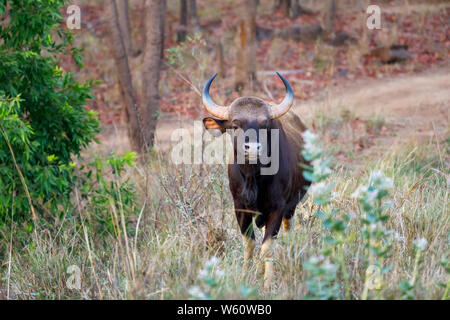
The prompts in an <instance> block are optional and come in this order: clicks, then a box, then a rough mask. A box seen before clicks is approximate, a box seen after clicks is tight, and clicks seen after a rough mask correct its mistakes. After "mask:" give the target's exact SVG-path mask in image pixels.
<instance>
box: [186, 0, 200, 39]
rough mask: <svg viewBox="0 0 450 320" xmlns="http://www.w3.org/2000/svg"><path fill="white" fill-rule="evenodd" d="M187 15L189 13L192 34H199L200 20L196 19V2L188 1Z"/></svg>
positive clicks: (193, 0)
mask: <svg viewBox="0 0 450 320" xmlns="http://www.w3.org/2000/svg"><path fill="white" fill-rule="evenodd" d="M188 13H189V20H190V23H191V25H192V27H193V30H194V32H199V31H200V20H199V19H198V13H197V1H196V0H189V3H188Z"/></svg>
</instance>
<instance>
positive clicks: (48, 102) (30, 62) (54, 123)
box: [0, 0, 99, 227]
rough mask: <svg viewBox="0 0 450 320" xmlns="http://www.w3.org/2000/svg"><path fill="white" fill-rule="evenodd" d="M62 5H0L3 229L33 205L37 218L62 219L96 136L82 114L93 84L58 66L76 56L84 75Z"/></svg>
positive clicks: (18, 0) (17, 0)
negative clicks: (82, 158) (78, 162)
mask: <svg viewBox="0 0 450 320" xmlns="http://www.w3.org/2000/svg"><path fill="white" fill-rule="evenodd" d="M64 4H65V1H61V0H60V1H58V0H52V1H50V0H47V1H45V0H43V1H33V0H11V1H7V0H1V1H0V20H3V22H2V24H1V26H0V39H2V41H0V101H1V102H0V105H1V109H0V112H1V118H0V122H1V124H2V127H3V132H2V136H1V141H0V162H1V168H0V189H1V190H2V193H1V196H0V227H1V225H2V224H4V223H5V222H6V221H7V220H8V219H9V218H10V217H12V213H13V212H14V220H16V221H19V220H26V219H29V218H30V213H31V210H30V209H31V208H30V200H31V201H32V206H33V207H34V208H35V211H36V213H37V215H38V216H39V217H43V216H44V215H47V216H48V215H50V216H54V215H56V214H59V213H61V214H62V213H63V211H64V210H63V209H62V208H64V207H66V206H67V205H68V204H69V202H70V193H71V191H72V188H73V187H74V183H75V175H73V170H74V168H73V164H72V158H73V157H74V156H79V155H80V151H81V150H82V149H83V148H84V147H86V146H87V145H88V144H89V143H90V142H91V141H92V140H93V139H94V137H95V135H96V134H97V133H98V132H99V122H98V120H97V118H96V113H95V112H93V111H88V110H86V108H85V105H86V103H87V100H88V99H90V98H92V95H91V86H92V84H93V83H92V81H89V82H87V83H84V84H82V83H79V82H78V81H76V80H75V79H74V76H73V74H72V73H69V72H64V71H63V70H62V69H61V67H60V65H59V60H58V58H59V57H60V56H61V55H63V54H71V55H72V56H73V59H74V61H75V62H76V63H77V64H78V66H79V67H82V63H81V61H82V58H81V56H80V55H79V50H78V49H76V48H74V47H73V46H72V41H73V34H71V33H70V32H68V31H67V30H64V29H63V24H62V22H63V18H62V16H61V14H60V11H61V10H62V8H63V6H64ZM37 12H38V13H39V14H36V13H37ZM6 17H8V19H5V18H6ZM19 97H20V98H19ZM8 140H9V142H10V146H11V148H9V146H8ZM13 154H14V157H15V158H16V163H14V160H13V159H14V157H13ZM21 174H23V179H21V178H20V175H21ZM26 189H28V190H29V196H28V195H27V191H26ZM13 204H14V205H13ZM13 208H14V210H12V209H13Z"/></svg>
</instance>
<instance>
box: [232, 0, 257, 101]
mask: <svg viewBox="0 0 450 320" xmlns="http://www.w3.org/2000/svg"><path fill="white" fill-rule="evenodd" d="M256 5H257V1H256V0H248V1H247V0H241V1H240V3H239V6H238V10H239V17H240V19H239V25H238V32H237V39H236V40H237V57H236V69H235V89H236V90H237V91H238V92H240V93H245V92H248V91H250V90H251V89H252V86H253V83H254V81H256Z"/></svg>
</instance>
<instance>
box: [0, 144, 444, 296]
mask: <svg viewBox="0 0 450 320" xmlns="http://www.w3.org/2000/svg"><path fill="white" fill-rule="evenodd" d="M430 148H435V146H427V147H418V146H415V147H409V148H406V149H400V150H396V151H394V152H392V153H390V154H388V155H386V156H384V157H383V158H381V159H379V160H378V161H372V162H368V163H367V164H366V167H367V171H366V172H364V171H363V172H362V173H359V174H358V175H355V173H354V172H352V171H349V170H348V169H344V167H341V166H340V165H338V164H337V165H336V166H335V168H334V171H333V174H332V175H331V176H330V177H329V178H328V179H329V180H330V181H332V182H333V183H334V187H333V190H332V193H331V194H332V199H331V200H330V201H331V204H332V206H334V207H336V208H339V209H340V210H341V211H342V212H346V213H350V216H352V217H353V218H351V219H350V220H349V221H348V228H347V229H348V232H349V234H348V235H347V236H349V237H350V238H349V239H351V241H347V242H345V243H344V244H343V245H342V246H341V247H340V248H341V250H342V251H341V250H334V251H332V252H331V258H333V259H334V258H336V259H337V258H339V257H345V260H344V261H343V263H344V264H345V270H346V271H347V272H348V275H347V276H346V277H345V279H344V278H343V277H342V276H341V275H340V274H337V276H336V277H335V278H334V279H333V280H332V281H333V283H332V284H333V285H337V287H338V288H341V289H340V291H339V294H338V297H337V298H342V299H344V298H350V299H360V298H361V293H362V292H363V289H364V282H365V281H364V279H365V275H366V267H365V266H364V265H363V260H364V257H363V252H364V247H363V241H362V240H361V230H362V225H361V223H360V220H359V219H356V217H357V216H358V215H359V214H361V212H360V211H359V207H358V204H357V202H356V200H355V199H354V198H352V197H351V194H352V193H353V192H354V191H355V190H356V188H357V187H358V185H360V184H364V183H366V181H367V180H368V177H369V172H370V171H372V170H380V171H383V172H384V173H385V174H386V175H387V176H388V177H390V178H391V179H392V180H393V181H394V188H393V190H392V192H391V194H390V200H391V201H392V208H391V209H389V210H388V211H387V212H388V215H389V218H388V220H387V221H386V228H387V229H390V230H392V231H393V232H394V233H395V235H396V236H395V241H393V243H392V248H391V250H390V253H389V255H388V256H387V257H386V261H385V262H386V264H387V265H390V266H391V269H390V270H389V271H388V272H386V273H385V274H383V275H382V277H383V281H382V286H381V288H380V289H379V291H377V295H376V296H375V295H370V294H369V298H372V297H379V298H382V299H401V298H405V297H409V298H416V299H441V298H443V296H444V293H445V292H446V291H447V292H448V273H447V272H446V269H447V271H448V253H449V252H448V236H449V219H450V216H449V214H448V206H447V203H448V181H447V179H448V168H446V167H445V163H444V162H442V161H441V160H440V157H439V156H432V155H433V154H436V152H435V150H432V152H430ZM225 172H226V170H225V168H224V167H222V166H215V167H210V166H190V167H186V166H174V165H171V164H170V162H168V161H167V159H166V158H165V156H164V155H155V156H154V157H153V158H152V160H151V161H150V162H149V163H148V164H147V165H145V166H142V165H137V166H135V167H134V168H132V169H129V170H128V171H127V172H126V176H125V178H130V179H131V180H132V181H134V182H135V183H136V190H135V192H137V193H138V195H139V198H140V199H141V200H140V201H139V202H137V203H136V204H135V205H136V206H138V208H137V209H138V210H136V212H137V213H135V214H132V215H127V214H126V213H125V212H124V210H125V209H124V207H123V206H122V205H121V203H120V199H116V200H114V199H113V198H110V199H109V201H110V206H109V208H108V209H105V211H104V212H103V214H104V215H108V216H111V217H112V221H113V224H114V227H113V230H114V231H113V232H109V233H107V234H106V235H104V234H99V233H98V232H97V231H96V230H95V229H94V228H91V226H90V224H89V220H90V219H91V218H92V217H91V215H92V213H91V212H90V211H89V206H79V208H80V210H79V212H76V213H72V214H67V215H65V216H64V217H63V218H62V219H61V220H59V221H56V222H55V223H54V224H53V225H42V224H37V225H36V226H35V230H34V232H27V231H26V230H24V226H21V225H15V224H12V225H11V228H10V229H9V230H3V231H2V238H3V239H8V241H2V248H1V250H2V257H3V258H4V263H3V264H2V267H1V275H2V278H1V287H0V289H1V290H0V295H1V297H2V298H11V299H68V298H70V299H97V298H102V299H184V298H192V297H193V294H195V293H197V294H198V290H197V289H199V288H202V289H201V290H207V289H208V287H206V288H205V283H204V281H205V280H204V279H205V271H203V272H202V270H205V268H206V270H208V269H207V267H205V266H208V261H210V259H211V257H217V260H216V259H214V263H215V264H216V268H217V269H218V270H221V272H220V277H219V278H218V279H216V280H214V281H216V287H214V288H215V289H214V290H212V289H211V288H209V289H211V291H210V293H209V295H208V297H211V298H225V299H228V298H239V299H240V298H258V299H259V298H274V299H302V298H305V297H306V296H307V294H308V286H307V281H308V279H310V275H309V273H308V271H307V270H306V269H305V263H306V262H307V261H308V260H309V259H310V258H311V257H314V256H317V255H318V253H319V252H320V251H321V250H323V249H324V248H325V247H327V246H329V244H327V242H326V241H325V240H324V238H325V237H324V235H326V233H327V232H329V231H328V230H327V229H326V228H325V227H324V226H323V224H322V222H321V221H320V219H318V218H316V217H315V216H314V215H311V213H312V212H315V211H317V205H316V204H314V203H313V202H312V197H308V198H307V200H306V201H305V202H304V203H303V204H302V205H300V206H299V207H298V208H297V212H296V215H295V221H294V225H293V230H291V232H290V233H288V234H286V233H284V232H281V234H280V236H279V239H278V240H277V241H276V242H275V243H276V245H275V246H276V248H275V250H274V252H275V256H274V259H275V262H276V263H275V281H274V282H275V284H276V285H275V288H274V289H273V290H272V291H270V292H266V291H264V290H263V289H262V282H261V280H262V278H261V277H259V276H258V272H255V271H259V270H258V269H257V266H258V264H257V263H255V264H254V265H253V266H252V267H251V269H250V271H249V272H248V274H245V275H243V274H242V259H243V254H242V250H243V249H242V244H241V237H240V234H239V230H238V227H237V223H236V221H235V218H234V213H233V207H232V199H231V195H230V193H229V191H228V180H227V177H226V173H225ZM114 183H116V184H117V187H119V185H120V183H121V181H119V180H116V181H115V182H114ZM74 201H76V199H75V200H74ZM256 236H257V239H259V240H261V236H262V235H261V233H260V231H259V230H257V233H256ZM422 238H423V239H426V241H427V246H426V248H424V249H423V250H422V251H421V253H420V257H419V258H418V259H419V260H418V261H420V263H417V261H416V259H417V248H416V246H415V245H414V241H415V240H417V239H422ZM9 240H10V241H9ZM337 255H339V256H337ZM71 265H75V266H78V267H79V268H80V270H81V288H80V289H79V290H78V289H69V287H68V286H67V283H66V282H67V280H68V278H69V277H70V275H71V274H69V273H67V269H68V267H69V266H71ZM211 272H212V271H211ZM212 274H213V275H214V274H215V273H212ZM344 280H345V281H348V283H347V284H344ZM405 281H407V282H409V284H410V286H409V287H408V286H407V287H405V283H406V282H405ZM411 284H413V285H411ZM446 286H447V289H446ZM193 288H194V289H193ZM344 288H347V289H346V290H347V291H346V290H344ZM219 289H220V290H219ZM196 290H197V291H196ZM199 290H200V289H199ZM202 292H203V291H202Z"/></svg>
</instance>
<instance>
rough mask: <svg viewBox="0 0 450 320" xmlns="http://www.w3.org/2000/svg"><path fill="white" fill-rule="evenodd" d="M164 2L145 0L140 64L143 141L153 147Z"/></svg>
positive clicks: (157, 103)
mask: <svg viewBox="0 0 450 320" xmlns="http://www.w3.org/2000/svg"><path fill="white" fill-rule="evenodd" d="M165 12H166V0H146V3H145V14H146V19H145V20H146V22H147V26H146V38H147V46H146V48H145V52H144V59H143V64H142V69H143V82H142V101H143V104H144V105H143V106H144V113H145V122H146V127H145V139H146V141H148V142H149V143H150V144H152V145H153V143H154V139H155V130H156V124H157V121H158V116H159V76H160V72H161V65H162V57H163V55H162V54H163V49H164V27H165Z"/></svg>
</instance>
